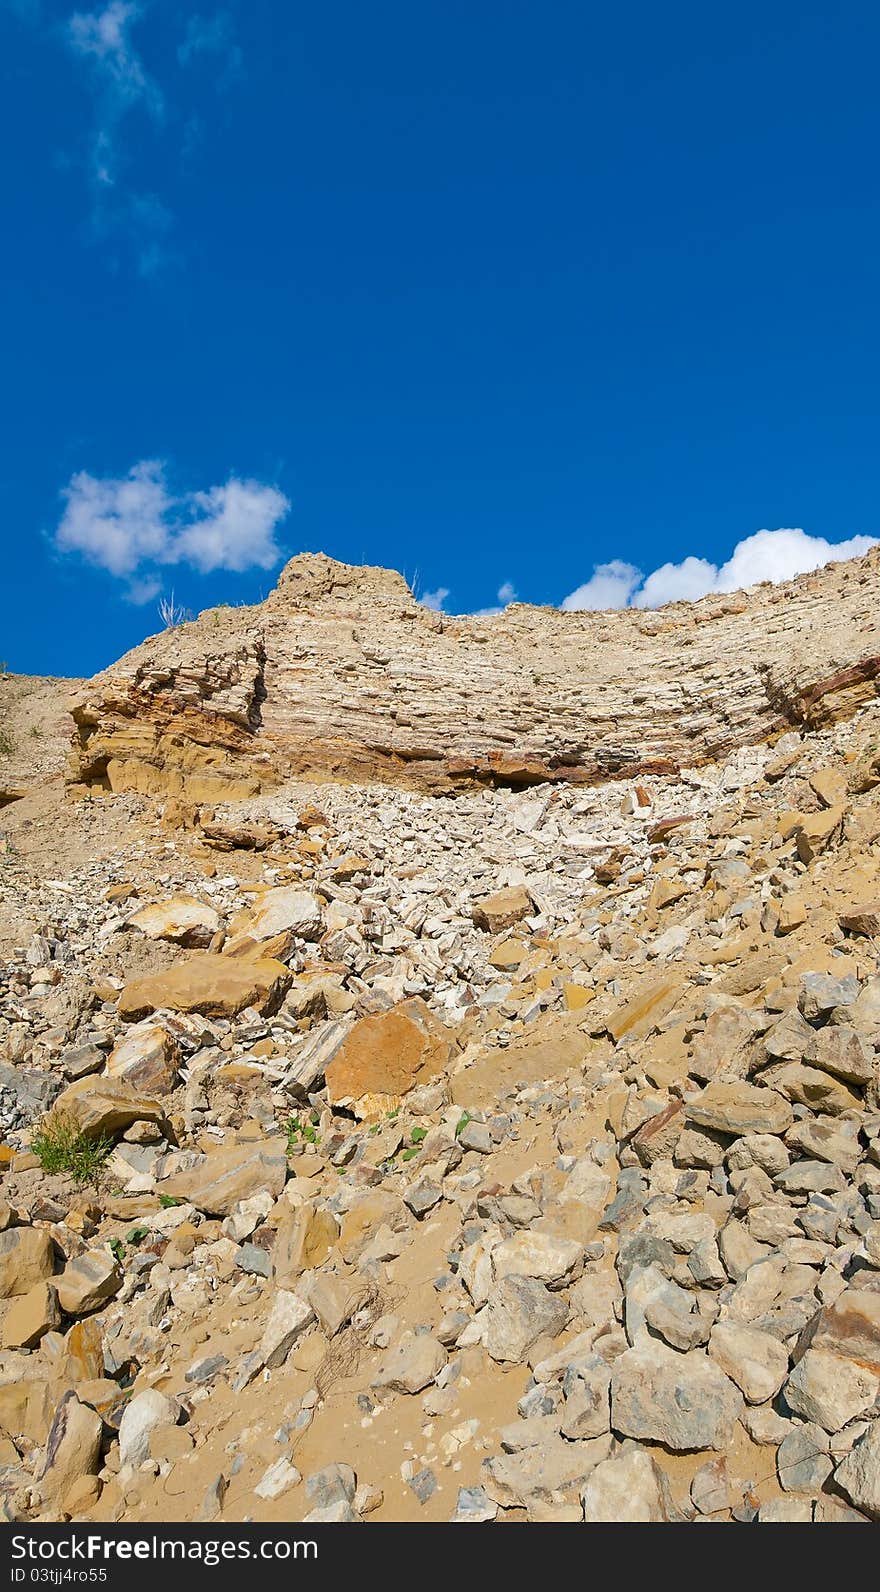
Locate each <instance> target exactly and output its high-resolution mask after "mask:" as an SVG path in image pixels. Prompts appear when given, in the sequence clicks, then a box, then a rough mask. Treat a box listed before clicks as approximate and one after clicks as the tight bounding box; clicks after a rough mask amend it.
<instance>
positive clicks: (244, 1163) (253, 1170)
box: [159, 1138, 288, 1216]
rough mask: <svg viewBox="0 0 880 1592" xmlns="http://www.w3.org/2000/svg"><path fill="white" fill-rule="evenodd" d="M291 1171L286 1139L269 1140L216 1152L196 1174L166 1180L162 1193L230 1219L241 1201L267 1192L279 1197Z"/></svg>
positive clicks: (162, 1183) (198, 1167)
mask: <svg viewBox="0 0 880 1592" xmlns="http://www.w3.org/2000/svg"><path fill="white" fill-rule="evenodd" d="M287 1171H288V1167H287V1146H286V1142H285V1140H284V1139H282V1138H273V1139H268V1138H267V1139H262V1140H257V1141H255V1142H253V1143H244V1144H235V1145H231V1146H230V1147H229V1149H221V1150H215V1151H213V1152H212V1153H211V1154H210V1155H207V1156H206V1157H205V1159H204V1161H202V1162H201V1163H200V1164H199V1165H198V1166H197V1167H195V1168H193V1170H192V1171H190V1172H178V1173H177V1174H176V1175H175V1176H173V1177H169V1178H165V1179H163V1181H162V1182H161V1183H160V1185H159V1190H160V1193H162V1194H164V1195H166V1197H170V1198H172V1199H178V1200H187V1201H191V1202H192V1204H193V1205H195V1206H196V1208H197V1209H198V1210H200V1211H204V1212H205V1214H206V1215H208V1216H229V1215H230V1214H231V1212H232V1211H233V1210H234V1209H235V1207H236V1205H238V1204H239V1203H240V1201H242V1200H246V1199H250V1198H251V1196H252V1195H254V1194H259V1193H262V1192H263V1191H264V1190H265V1191H267V1192H268V1193H269V1194H271V1195H272V1196H273V1197H275V1198H277V1196H278V1195H279V1194H280V1193H281V1190H282V1189H283V1187H284V1184H285V1182H286V1180H287Z"/></svg>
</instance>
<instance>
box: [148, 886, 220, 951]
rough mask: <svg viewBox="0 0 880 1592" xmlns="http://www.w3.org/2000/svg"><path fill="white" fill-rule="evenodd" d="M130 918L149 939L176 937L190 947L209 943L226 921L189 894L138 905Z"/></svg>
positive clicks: (182, 943)
mask: <svg viewBox="0 0 880 1592" xmlns="http://www.w3.org/2000/svg"><path fill="white" fill-rule="evenodd" d="M128 921H129V923H130V924H131V925H132V926H133V927H134V928H136V929H140V931H141V933H142V934H145V935H146V936H147V938H148V939H150V940H173V941H174V943H175V945H185V946H190V947H194V946H206V945H210V943H211V941H212V939H213V938H214V935H215V934H217V932H218V931H219V929H220V928H221V927H222V923H223V920H222V918H221V917H220V914H219V912H215V911H214V908H213V907H209V906H207V905H206V904H205V902H204V901H199V900H197V898H196V897H195V896H188V895H179V896H172V898H171V899H170V900H169V901H160V902H157V903H156V904H155V905H154V906H146V907H139V908H138V910H137V911H136V912H133V913H132V914H131V917H130V918H129V919H128Z"/></svg>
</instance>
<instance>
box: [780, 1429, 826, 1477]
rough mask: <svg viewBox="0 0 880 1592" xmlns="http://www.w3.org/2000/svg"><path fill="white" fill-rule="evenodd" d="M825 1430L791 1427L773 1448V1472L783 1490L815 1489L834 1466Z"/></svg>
mask: <svg viewBox="0 0 880 1592" xmlns="http://www.w3.org/2000/svg"><path fill="white" fill-rule="evenodd" d="M828 1449H829V1440H828V1434H827V1432H823V1431H822V1430H821V1428H820V1427H818V1426H813V1425H806V1426H793V1427H792V1429H791V1431H790V1432H788V1433H787V1434H786V1436H785V1437H784V1438H783V1439H782V1442H781V1443H780V1445H779V1448H778V1449H777V1451H776V1473H777V1475H778V1477H779V1485H780V1487H783V1488H784V1489H785V1491H786V1492H806V1493H815V1492H818V1491H819V1489H820V1487H822V1486H823V1484H824V1483H825V1482H826V1481H827V1480H828V1477H829V1476H830V1475H831V1471H832V1469H833V1466H832V1462H831V1460H830V1459H829V1457H828Z"/></svg>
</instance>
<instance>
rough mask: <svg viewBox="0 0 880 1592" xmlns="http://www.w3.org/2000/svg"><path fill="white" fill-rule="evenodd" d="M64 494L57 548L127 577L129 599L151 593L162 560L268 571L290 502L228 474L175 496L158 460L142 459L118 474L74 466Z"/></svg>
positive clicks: (277, 550) (274, 561)
mask: <svg viewBox="0 0 880 1592" xmlns="http://www.w3.org/2000/svg"><path fill="white" fill-rule="evenodd" d="M62 497H63V499H64V502H65V508H64V513H63V515H62V517H61V521H60V523H59V525H58V529H57V531H56V533H55V545H56V547H57V548H58V549H59V551H60V552H62V553H79V554H80V555H81V556H82V557H83V558H85V559H86V560H87V561H88V562H89V563H90V564H94V565H96V566H97V567H98V568H99V569H105V570H107V571H108V572H109V574H111V575H115V576H116V577H117V578H118V579H121V580H125V581H127V582H128V591H127V594H126V595H127V596H128V598H129V600H130V601H131V602H138V603H143V602H149V601H150V600H151V598H153V597H155V596H156V594H157V592H158V590H159V589H160V587H161V581H160V579H159V576H158V573H157V571H158V569H160V568H162V567H165V566H168V565H174V564H190V565H192V566H193V567H194V568H196V569H197V570H199V571H200V572H201V573H202V574H209V573H210V572H211V571H212V570H216V569H228V570H232V571H234V572H236V573H241V572H242V571H243V570H246V569H254V568H259V569H270V568H271V567H272V566H273V565H274V564H277V563H278V562H279V560H280V559H281V558H282V556H283V553H282V549H281V547H280V546H279V545H278V542H277V541H276V531H277V529H278V527H279V525H280V524H281V521H282V520H283V519H284V518H285V516H286V514H287V513H288V511H289V509H290V504H289V502H288V500H287V498H286V497H285V496H284V494H283V492H279V490H278V488H277V487H274V486H267V485H265V484H264V483H263V482H260V481H248V480H242V479H240V478H239V477H237V476H230V478H229V480H228V481H227V482H226V483H225V485H223V486H213V487H210V488H208V490H207V491H202V492H189V493H186V494H184V495H174V494H173V493H172V492H171V491H170V490H169V488H168V484H167V480H166V475H165V467H164V465H163V464H162V463H161V462H160V461H159V460H156V459H145V460H142V462H141V463H140V464H136V465H135V466H134V467H133V469H131V470H129V472H128V474H127V475H125V476H121V477H119V478H107V477H105V478H103V479H102V478H100V477H98V476H94V475H90V474H89V473H88V471H86V470H80V471H79V472H78V473H77V474H76V475H74V476H72V477H71V480H70V482H69V483H68V485H67V486H66V487H65V489H64V491H63V493H62Z"/></svg>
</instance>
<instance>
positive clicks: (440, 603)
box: [419, 580, 516, 619]
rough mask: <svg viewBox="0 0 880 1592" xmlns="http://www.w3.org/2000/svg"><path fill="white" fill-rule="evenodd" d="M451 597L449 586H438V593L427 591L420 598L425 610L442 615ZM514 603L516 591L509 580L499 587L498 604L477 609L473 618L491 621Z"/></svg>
mask: <svg viewBox="0 0 880 1592" xmlns="http://www.w3.org/2000/svg"><path fill="white" fill-rule="evenodd" d="M451 595H452V593H451V591H450V589H449V587H448V586H438V587H437V590H436V591H426V592H425V593H424V595H423V596H421V597H420V598H419V602H420V603H421V605H422V607H423V608H430V609H432V610H433V612H434V613H440V614H442V613H445V611H446V599H447V597H450V596H451ZM513 602H516V591H515V589H514V586H513V582H512V581H509V580H505V581H502V583H501V585H500V586H499V587H498V602H497V603H495V604H493V605H492V607H491V608H475V609H474V610H473V617H474V618H475V619H490V618H491V617H492V615H493V614H500V613H503V612H504V609H505V608H506V607H507V604H508V603H513Z"/></svg>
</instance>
